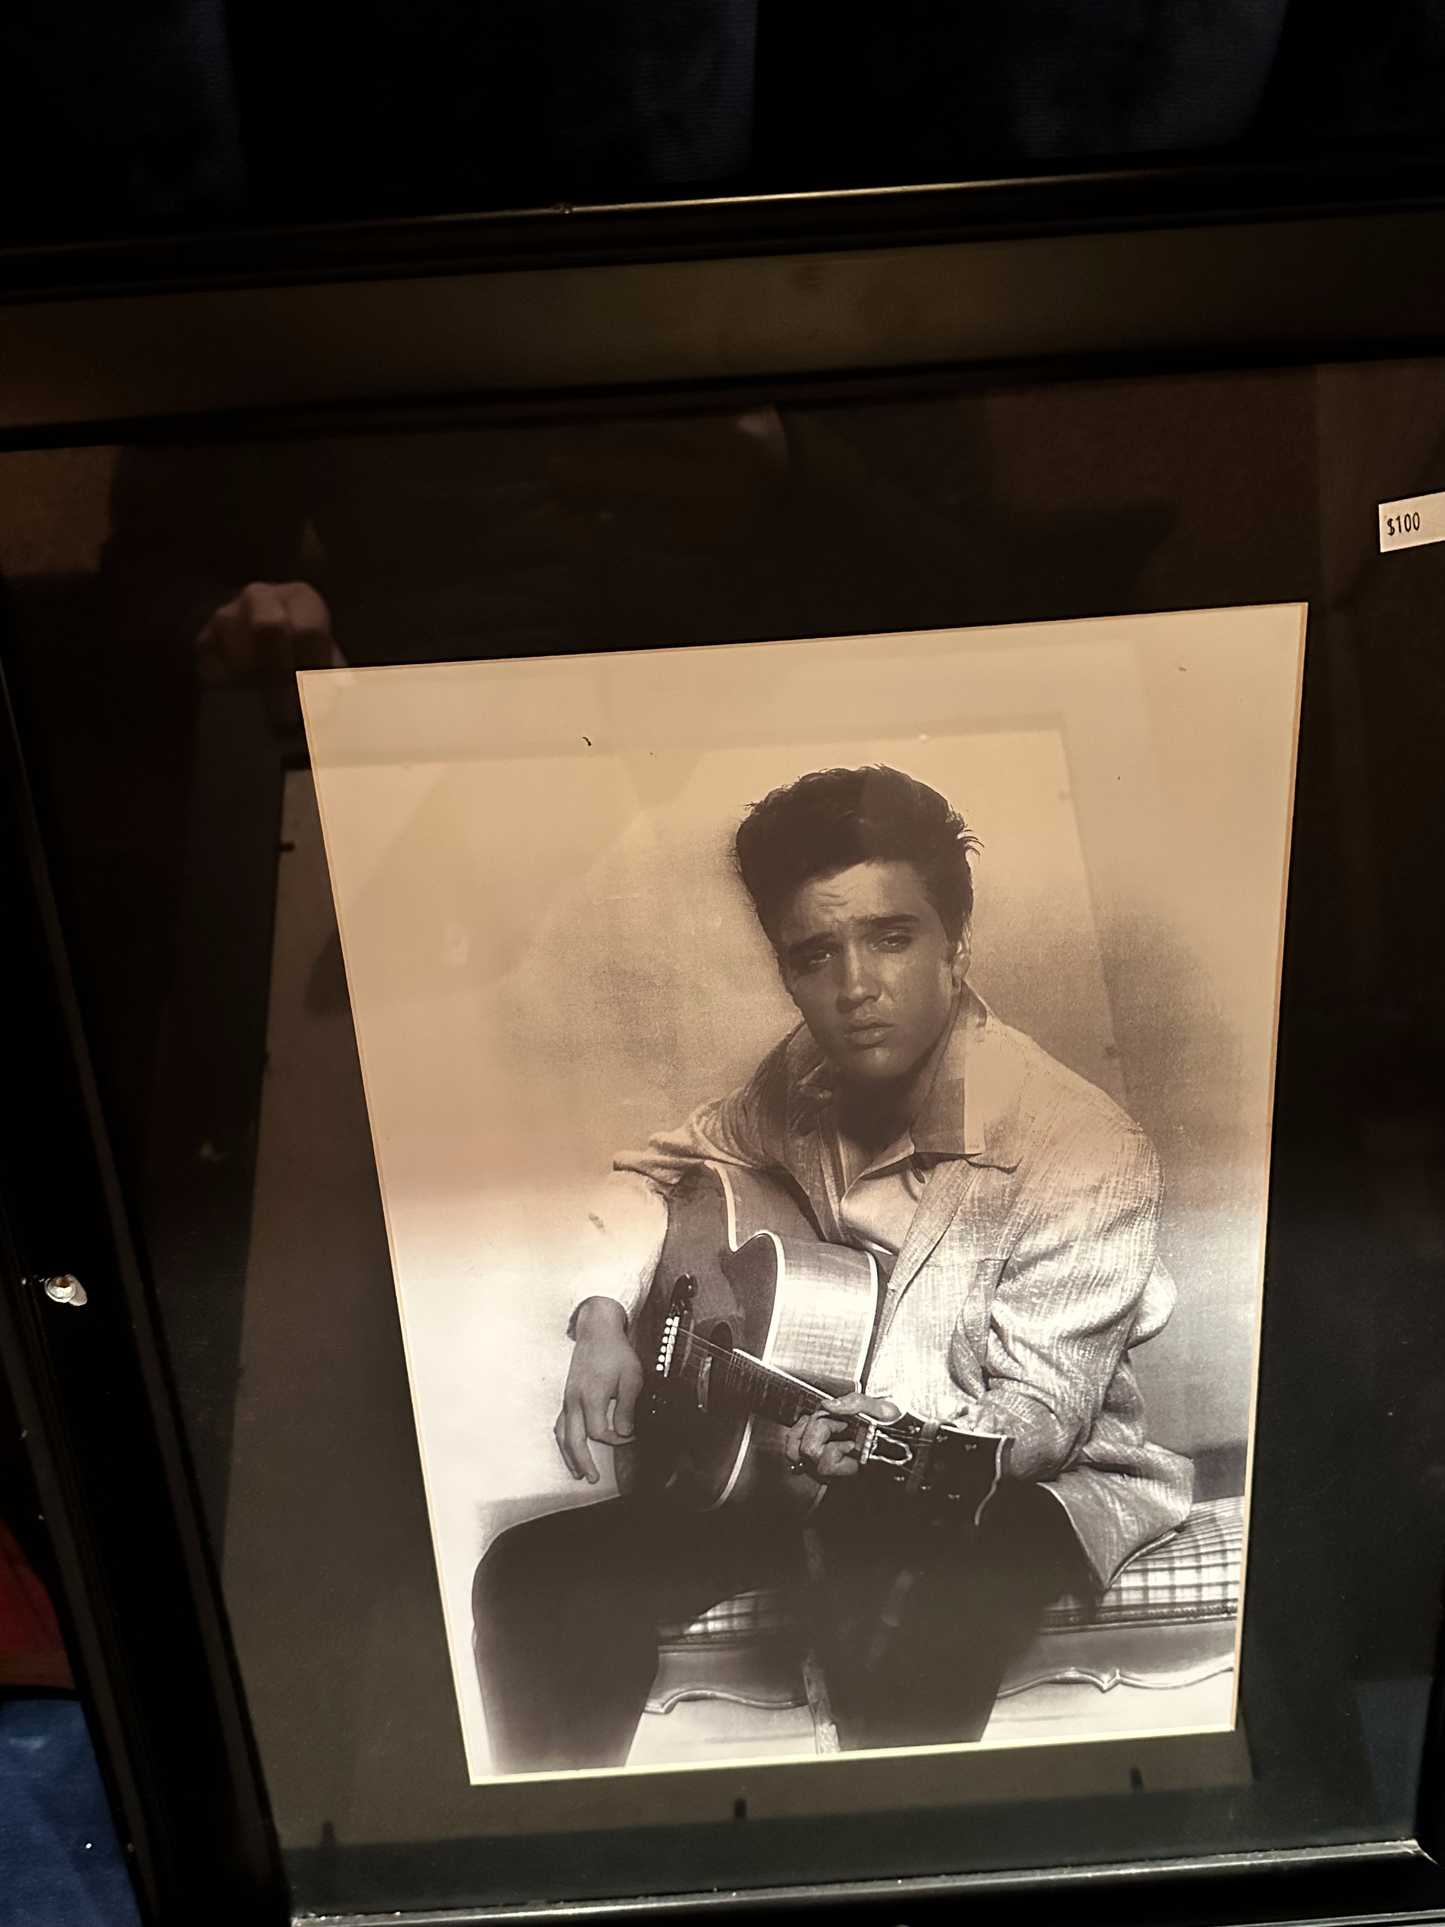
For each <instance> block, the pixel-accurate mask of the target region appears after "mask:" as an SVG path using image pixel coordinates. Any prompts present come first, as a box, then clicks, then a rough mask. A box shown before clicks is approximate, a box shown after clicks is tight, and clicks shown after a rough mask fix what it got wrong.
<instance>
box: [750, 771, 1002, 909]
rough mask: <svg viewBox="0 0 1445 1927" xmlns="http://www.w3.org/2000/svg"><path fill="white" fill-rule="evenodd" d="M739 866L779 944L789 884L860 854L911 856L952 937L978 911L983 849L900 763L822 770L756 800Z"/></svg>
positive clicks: (884, 858) (862, 857) (873, 858)
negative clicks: (974, 870) (977, 868)
mask: <svg viewBox="0 0 1445 1927" xmlns="http://www.w3.org/2000/svg"><path fill="white" fill-rule="evenodd" d="M735 848H736V850H737V863H738V873H739V875H740V876H741V877H742V880H743V884H744V886H745V887H746V889H747V893H748V895H749V896H750V897H751V898H752V900H753V908H754V909H755V910H756V911H757V913H758V921H759V923H761V924H762V926H763V929H764V930H765V931H766V932H767V935H768V940H769V942H770V943H772V944H773V945H774V946H776V944H777V940H778V926H779V924H780V923H781V922H782V917H783V912H784V910H785V909H786V907H787V902H788V899H789V897H790V896H791V895H792V894H793V892H794V891H795V890H796V889H797V888H798V887H799V886H800V885H801V884H804V883H807V882H808V881H809V879H810V878H812V877H820V876H833V875H835V874H836V873H837V872H838V871H839V870H847V869H851V868H852V866H853V865H854V864H855V863H877V862H885V863H886V862H902V863H911V864H912V865H913V867H914V869H915V870H917V872H918V875H919V878H920V879H921V881H922V884H923V888H924V892H925V894H926V895H927V897H928V901H929V902H930V903H931V904H932V905H933V907H934V909H935V910H936V911H937V912H938V916H939V921H940V922H941V923H942V925H943V928H944V931H945V932H946V934H947V935H948V937H949V939H950V940H951V941H952V942H954V943H957V942H958V940H959V938H960V937H961V936H962V934H963V926H964V924H965V923H966V922H967V920H968V918H969V917H970V916H971V915H972V914H973V877H972V874H971V873H970V871H969V865H968V859H969V855H970V853H971V852H972V851H974V850H976V849H977V848H978V838H977V837H976V836H974V835H973V834H972V832H971V831H970V830H969V828H968V826H967V825H966V824H965V822H964V820H963V818H962V817H961V816H960V815H959V814H958V812H957V810H955V809H951V808H950V807H949V805H948V804H947V803H946V802H945V801H944V799H943V798H942V797H941V796H940V795H939V794H938V791H937V790H931V789H929V788H928V786H927V784H926V783H918V782H915V781H914V779H913V778H912V777H911V776H905V775H904V774H903V772H902V771H901V770H896V769H887V768H884V767H882V766H881V765H880V766H875V767H874V768H871V769H818V770H813V771H812V772H811V773H810V774H809V775H807V776H800V777H799V778H798V780H797V782H796V783H788V784H786V785H784V787H783V788H782V789H776V790H773V791H772V792H771V793H770V794H769V795H767V796H765V797H764V798H763V800H762V802H761V803H754V804H753V806H752V808H751V809H750V810H749V811H748V813H747V815H746V816H745V817H744V818H743V820H742V822H741V823H740V824H739V825H738V833H737V841H736V845H735Z"/></svg>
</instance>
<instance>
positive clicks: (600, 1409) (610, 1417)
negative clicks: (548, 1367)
mask: <svg viewBox="0 0 1445 1927" xmlns="http://www.w3.org/2000/svg"><path fill="white" fill-rule="evenodd" d="M572 1329H573V1332H574V1334H575V1338H576V1342H575V1344H574V1346H573V1351H572V1365H571V1368H570V1370H569V1371H568V1373H567V1388H566V1390H565V1391H564V1392H563V1394H562V1409H561V1411H560V1412H559V1413H558V1414H557V1424H556V1428H555V1430H556V1435H557V1449H558V1451H559V1452H560V1453H561V1454H562V1458H563V1462H564V1463H565V1465H566V1467H567V1470H568V1471H569V1472H570V1473H571V1474H572V1477H573V1478H574V1479H585V1480H586V1481H587V1483H588V1484H589V1485H596V1483H597V1481H598V1480H599V1479H600V1478H601V1476H602V1475H601V1473H600V1472H599V1471H598V1470H597V1463H596V1461H595V1459H594V1458H593V1457H592V1453H591V1450H590V1448H589V1444H588V1441H589V1440H591V1441H594V1442H595V1443H597V1444H599V1445H630V1444H631V1443H632V1421H633V1415H634V1413H635V1411H636V1409H637V1395H638V1393H639V1392H640V1391H641V1390H642V1366H641V1363H640V1362H639V1360H638V1357H637V1353H636V1352H635V1351H633V1349H632V1346H631V1345H630V1343H629V1342H628V1338H627V1314H626V1313H625V1312H624V1311H623V1309H622V1307H621V1305H619V1304H618V1302H617V1300H616V1299H615V1298H586V1299H584V1300H583V1301H582V1303H581V1304H580V1305H579V1306H578V1308H577V1316H576V1319H575V1320H574V1322H573V1327H572Z"/></svg>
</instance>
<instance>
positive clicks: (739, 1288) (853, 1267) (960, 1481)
mask: <svg viewBox="0 0 1445 1927" xmlns="http://www.w3.org/2000/svg"><path fill="white" fill-rule="evenodd" d="M879 1282H880V1281H879V1275H878V1267H877V1265H876V1263H875V1262H874V1260H873V1258H872V1257H871V1256H870V1255H869V1254H868V1253H867V1252H865V1251H855V1250H853V1249H852V1248H851V1247H848V1246H844V1245H830V1244H827V1243H825V1242H824V1241H823V1240H822V1239H821V1238H820V1237H819V1236H818V1233H817V1231H816V1229H815V1228H814V1226H813V1223H812V1220H811V1218H810V1217H809V1216H808V1214H807V1213H806V1211H805V1210H804V1208H803V1206H802V1205H801V1204H800V1203H799V1202H798V1200H797V1198H796V1197H795V1196H794V1195H793V1193H792V1192H791V1190H790V1189H789V1188H788V1186H787V1183H786V1181H785V1180H783V1179H781V1178H779V1177H775V1176H772V1175H770V1174H768V1173H764V1172H760V1171H752V1170H747V1169H743V1168H741V1167H737V1166H733V1165H723V1164H706V1165H701V1166H699V1167H698V1170H697V1172H696V1173H695V1174H692V1175H690V1176H689V1177H688V1178H686V1179H684V1181H683V1182H682V1184H680V1185H679V1186H678V1188H677V1190H676V1191H675V1192H674V1193H673V1195H672V1197H671V1198H670V1199H669V1202H668V1228H667V1238H666V1241H665V1242H664V1244H663V1248H662V1255H661V1258H660V1259H659V1261H658V1265H657V1270H656V1273H655V1274H654V1279H653V1287H652V1291H651V1293H650V1295H649V1297H648V1300H647V1303H646V1305H645V1306H644V1307H643V1310H642V1312H641V1314H640V1315H639V1317H638V1319H637V1320H636V1321H635V1329H634V1335H633V1342H634V1344H635V1346H636V1349H637V1352H638V1356H639V1358H640V1359H641V1362H642V1366H643V1371H644V1373H645V1379H644V1385H643V1392H642V1397H641V1399H640V1400H639V1403H638V1412H637V1430H636V1437H635V1441H634V1443H633V1444H632V1445H630V1446H628V1447H626V1448H619V1449H618V1451H617V1453H616V1465H617V1474H618V1483H619V1486H620V1487H621V1489H622V1490H623V1491H649V1492H651V1493H654V1494H661V1495H665V1496H666V1497H667V1498H668V1499H669V1500H672V1501H674V1502H676V1503H678V1504H680V1505H683V1506H685V1507H687V1508H689V1509H692V1510H699V1511H707V1510H711V1509H712V1508H714V1507H717V1506H722V1505H731V1504H737V1503H741V1502H749V1503H754V1504H762V1505H774V1506H777V1505H782V1506H786V1507H789V1508H792V1509H796V1510H798V1511H807V1510H811V1508H812V1507H813V1506H814V1505H816V1504H817V1502H818V1500H819V1499H820V1498H821V1497H822V1494H823V1490H824V1488H823V1486H822V1485H820V1484H819V1483H818V1482H817V1481H816V1480H815V1479H813V1478H811V1477H810V1476H808V1475H806V1474H804V1475H802V1476H796V1475H795V1474H794V1468H793V1467H791V1466H790V1465H789V1464H788V1462H787V1458H786V1455H785V1453H784V1449H783V1442H784V1435H785V1434H786V1432H787V1430H788V1428H789V1427H790V1426H791V1425H794V1424H796V1422H797V1421H798V1420H799V1419H800V1418H804V1417H806V1416H808V1415H810V1414H811V1413H814V1412H817V1411H821V1410H822V1409H823V1407H824V1405H825V1404H826V1403H827V1402H828V1400H829V1399H832V1398H837V1397H840V1396H842V1395H843V1394H845V1393H848V1392H856V1391H859V1390H860V1389H861V1388H862V1383H863V1375H864V1370H865V1367H866V1365H867V1360H868V1351H869V1347H870V1345H871V1342H872V1337H873V1327H874V1321H875V1319H876V1317H877V1311H878V1297H879ZM846 1422H847V1427H848V1430H847V1432H846V1434H842V1435H840V1436H842V1437H844V1438H848V1439H851V1441H852V1443H853V1445H854V1447H855V1449H856V1453H857V1457H858V1462H859V1467H860V1476H862V1477H866V1478H870V1479H873V1480H875V1481H877V1480H879V1479H887V1480H890V1481H891V1482H892V1483H893V1484H894V1485H895V1486H896V1487H898V1488H899V1490H900V1492H901V1493H902V1494H903V1495H904V1496H905V1498H906V1499H908V1500H909V1501H910V1502H911V1503H913V1504H915V1505H919V1506H921V1507H923V1508H925V1509H926V1510H927V1511H928V1512H930V1513H932V1514H935V1515H937V1516H940V1517H942V1516H949V1515H951V1516H953V1517H957V1518H959V1519H960V1520H964V1521H969V1520H971V1521H973V1522H974V1523H976V1522H977V1521H978V1519H979V1518H980V1517H981V1516H982V1513H983V1509H984V1507H985V1505H986V1504H987V1503H988V1500H989V1499H990V1497H991V1496H992V1495H993V1493H994V1491H995V1489H996V1488H997V1486H998V1482H999V1480H1000V1478H1001V1477H1002V1476H1003V1473H1004V1469H1005V1464H1006V1459H1007V1451H1008V1444H1009V1441H1008V1440H1007V1439H1006V1438H1003V1437H1001V1436H998V1435H996V1434H992V1433H976V1432H966V1431H964V1430H963V1429H962V1428H961V1427H959V1426H956V1425H950V1424H942V1423H940V1422H938V1421H937V1420H931V1419H921V1418H917V1417H915V1416H913V1415H912V1414H911V1413H907V1412H905V1413H904V1414H903V1415H902V1416H901V1417H899V1418H898V1419H895V1420H892V1421H890V1422H887V1423H885V1422H883V1421H881V1420H878V1419H873V1418H869V1417H867V1416H866V1415H865V1414H863V1413H861V1412H860V1413H854V1414H850V1415H848V1416H847V1421H846Z"/></svg>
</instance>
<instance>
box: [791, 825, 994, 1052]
mask: <svg viewBox="0 0 1445 1927" xmlns="http://www.w3.org/2000/svg"><path fill="white" fill-rule="evenodd" d="M778 956H779V962H780V964H781V966H782V972H783V982H784V984H785V985H786V986H787V989H788V994H789V995H790V996H791V997H792V999H793V1002H794V1003H795V1004H796V1005H797V1006H798V1010H799V1012H800V1013H801V1015H802V1018H803V1022H804V1023H805V1024H806V1025H807V1026H808V1029H809V1030H810V1031H811V1032H812V1033H813V1036H814V1038H815V1039H816V1041H817V1043H818V1046H819V1048H820V1049H821V1050H822V1051H823V1053H824V1055H825V1056H826V1057H827V1058H828V1060H829V1062H830V1063H831V1064H832V1065H833V1066H834V1068H835V1069H836V1070H837V1071H838V1072H839V1073H840V1074H841V1075H842V1076H843V1077H844V1078H846V1079H848V1080H849V1081H850V1082H853V1083H857V1084H887V1083H893V1082H897V1081H900V1080H902V1079H904V1078H906V1077H908V1076H909V1075H910V1074H911V1073H912V1072H913V1071H915V1070H917V1068H918V1066H919V1065H920V1064H921V1063H922V1062H923V1060H924V1058H925V1057H927V1056H928V1053H929V1052H930V1051H931V1050H932V1049H933V1047H934V1045H935V1044H936V1043H937V1042H938V1040H939V1038H940V1037H941V1036H942V1035H943V1030H944V1026H945V1025H946V1024H947V1023H948V1020H949V1016H950V1014H951V1012H952V1010H953V1004H954V998H955V995H956V993H957V991H958V988H959V986H960V985H961V984H962V982H963V977H964V972H965V969H966V968H967V962H968V955H967V951H966V949H965V948H964V946H963V945H962V944H955V943H952V942H950V940H949V938H948V936H947V935H946V933H945V931H944V928H943V925H942V923H941V922H940V921H939V916H938V912H937V911H936V910H935V909H934V907H933V905H932V904H931V903H930V902H929V901H928V898H927V896H926V895H925V894H924V889H923V883H922V879H921V878H920V877H919V874H918V872H917V870H915V869H914V867H913V865H912V864H911V863H858V864H855V865H854V866H853V868H852V869H850V870H840V871H838V872H837V874H836V875H834V876H827V877H813V878H810V879H809V881H808V882H807V883H804V884H802V885H801V886H800V887H799V889H798V890H796V891H795V892H794V894H793V897H792V898H791V900H790V901H789V903H788V906H787V909H786V910H785V912H784V914H783V917H782V921H781V923H780V925H779V929H778Z"/></svg>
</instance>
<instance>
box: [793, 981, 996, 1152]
mask: <svg viewBox="0 0 1445 1927" xmlns="http://www.w3.org/2000/svg"><path fill="white" fill-rule="evenodd" d="M801 1041H802V1043H803V1045H804V1048H805V1050H806V1062H805V1063H801V1064H800V1066H799V1071H798V1075H797V1078H796V1082H795V1085H794V1089H795V1093H796V1096H797V1099H798V1104H797V1108H796V1112H795V1116H796V1118H797V1122H798V1124H799V1126H800V1127H801V1128H803V1129H811V1130H816V1129H817V1127H818V1124H819V1123H820V1122H821V1113H822V1112H823V1111H824V1110H825V1109H827V1108H828V1107H829V1106H831V1104H832V1101H833V1096H834V1073H833V1069H832V1066H831V1065H830V1064H829V1063H828V1061H827V1059H826V1058H825V1057H824V1056H823V1054H822V1052H821V1051H819V1049H818V1047H817V1045H816V1044H815V1043H814V1042H813V1040H812V1038H811V1037H810V1036H809V1035H808V1033H807V1031H806V1030H803V1031H802V1032H801ZM1022 1084H1023V1065H1022V1062H1021V1061H1020V1058H1019V1054H1018V1048H1017V1041H1016V1039H1015V1037H1014V1034H1013V1033H1012V1032H1011V1031H1010V1030H1009V1029H1008V1028H1007V1026H1006V1025H1004V1024H1001V1023H1000V1022H999V1020H998V1019H997V1018H996V1017H995V1016H994V1014H993V1012H992V1011H991V1010H990V1009H989V1007H988V1005H987V1004H986V1003H985V1002H984V1001H983V999H982V998H981V997H980V996H979V995H978V994H977V993H976V992H975V991H974V990H972V989H970V988H969V987H968V986H966V985H965V987H964V992H963V999H962V1002H961V1003H960V1004H959V1007H958V1012H957V1014H956V1016H955V1017H954V1020H953V1028H952V1031H951V1032H950V1034H949V1039H948V1043H947V1045H946V1046H945V1047H944V1052H943V1056H942V1057H941V1058H940V1059H939V1064H938V1069H937V1071H936V1072H935V1074H934V1079H933V1083H932V1085H931V1086H930V1087H929V1092H928V1096H927V1097H926V1098H925V1099H924V1101H923V1108H922V1109H921V1110H920V1111H919V1113H918V1116H917V1117H916V1118H915V1119H914V1120H913V1147H914V1149H915V1151H918V1152H921V1153H923V1154H924V1155H925V1156H929V1157H945V1158H966V1159H967V1160H968V1161H969V1163H970V1164H985V1165H992V1166H994V1167H996V1168H997V1169H998V1170H1001V1171H1011V1170H1013V1169H1014V1167H1015V1165H1017V1163H1018V1161H1019V1156H1020V1151H1019V1145H1018V1107H1019V1097H1020V1093H1021V1089H1022Z"/></svg>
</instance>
